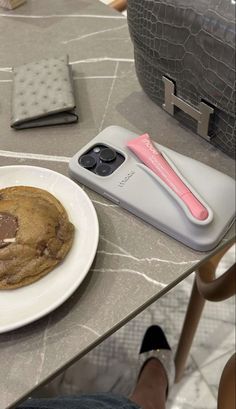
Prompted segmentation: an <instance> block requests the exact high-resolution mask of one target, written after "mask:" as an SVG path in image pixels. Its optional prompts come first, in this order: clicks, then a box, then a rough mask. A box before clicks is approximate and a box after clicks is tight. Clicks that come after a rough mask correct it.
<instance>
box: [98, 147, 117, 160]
mask: <svg viewBox="0 0 236 409" xmlns="http://www.w3.org/2000/svg"><path fill="white" fill-rule="evenodd" d="M115 159H116V152H115V151H114V150H113V149H110V148H105V149H103V150H102V151H101V153H100V160H101V161H102V162H112V161H113V160H115Z"/></svg>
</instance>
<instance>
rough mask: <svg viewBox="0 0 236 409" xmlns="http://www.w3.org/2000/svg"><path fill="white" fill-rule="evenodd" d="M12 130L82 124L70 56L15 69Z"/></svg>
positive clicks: (45, 60)
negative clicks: (78, 113)
mask: <svg viewBox="0 0 236 409" xmlns="http://www.w3.org/2000/svg"><path fill="white" fill-rule="evenodd" d="M13 76H14V78H13V98H12V119H11V126H12V127H13V128H15V129H25V128H34V127H38V126H47V125H59V124H69V123H73V122H77V121H78V115H77V114H76V113H75V98H74V92H73V83H72V75H71V69H70V66H69V64H68V56H63V57H60V58H50V59H44V60H41V61H38V62H33V63H29V64H25V65H21V66H19V67H16V68H13Z"/></svg>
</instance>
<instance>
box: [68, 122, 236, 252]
mask: <svg viewBox="0 0 236 409" xmlns="http://www.w3.org/2000/svg"><path fill="white" fill-rule="evenodd" d="M137 136H138V135H137V134H135V133H133V132H131V131H129V130H127V129H124V128H121V127H119V126H110V127H108V128H106V129H104V130H103V131H102V132H101V133H99V135H97V136H96V137H95V138H94V139H92V140H91V141H90V142H89V143H88V144H87V145H86V146H84V147H83V148H82V149H81V150H80V151H79V152H77V153H76V154H75V155H74V156H73V158H72V159H71V160H70V163H69V173H70V176H71V177H72V178H73V179H75V180H77V181H79V182H81V183H83V184H84V185H86V186H88V187H89V188H91V189H93V190H95V191H96V192H98V193H100V194H101V195H102V196H104V197H106V198H107V199H110V200H111V201H113V202H114V203H116V204H118V205H119V206H121V207H122V208H124V209H126V210H128V211H130V212H131V213H133V214H134V215H136V216H138V217H140V218H142V219H143V220H144V221H146V222H148V223H150V224H151V225H153V226H155V227H156V228H158V229H159V230H161V231H163V232H165V233H167V234H168V235H169V236H171V237H173V238H175V239H176V240H178V241H180V242H182V243H184V244H185V245H187V246H189V247H191V248H193V249H194V250H198V251H208V250H211V249H213V248H214V247H215V246H217V244H218V243H219V242H220V240H221V239H222V238H223V236H224V235H225V234H226V232H227V231H228V229H229V228H230V227H231V225H232V223H233V221H234V217H235V183H234V180H233V179H232V178H231V177H229V176H227V175H225V174H223V173H221V172H219V171H217V170H215V169H213V168H211V167H209V166H207V165H204V164H203V163H201V162H199V161H196V160H194V159H192V158H189V157H187V156H184V155H181V154H180V153H177V152H175V151H173V150H171V149H168V148H166V147H164V146H162V145H159V144H157V143H155V145H156V146H157V147H158V149H159V150H160V151H161V152H162V153H163V155H164V156H165V158H166V159H167V160H168V161H169V163H170V164H172V166H173V167H174V168H175V170H176V171H177V172H178V173H179V175H182V178H183V180H184V182H185V183H186V184H187V185H188V186H189V187H190V188H191V190H192V191H193V193H194V194H195V195H196V196H197V197H198V198H199V199H200V200H201V201H202V202H203V204H205V205H206V206H207V208H208V210H209V217H208V218H207V220H206V221H204V222H197V221H196V220H195V221H194V220H193V219H192V218H191V216H190V215H189V214H188V213H187V212H186V209H184V207H183V205H182V204H181V202H180V201H178V200H177V199H176V198H175V197H174V195H173V194H172V193H171V192H170V190H169V189H168V188H167V187H166V186H165V184H163V183H161V181H160V180H158V177H157V176H156V175H155V174H154V173H153V172H152V171H150V170H149V169H148V168H147V167H146V166H145V165H143V164H142V163H141V162H140V161H139V159H138V158H137V157H136V155H135V154H133V153H132V152H131V151H130V149H129V148H127V146H126V144H127V142H128V141H129V140H131V139H133V138H135V137H137ZM97 144H104V145H106V146H108V147H111V148H112V149H115V150H116V151H118V152H120V153H121V154H123V155H124V157H125V161H124V162H123V164H122V165H121V166H120V167H119V168H118V169H117V170H116V171H115V172H114V173H112V174H111V175H109V176H106V177H103V176H99V175H97V174H95V173H92V172H90V171H89V170H87V169H85V168H83V167H82V166H81V165H80V164H79V162H78V159H79V158H80V156H81V155H83V154H85V153H86V152H87V151H88V150H89V149H90V148H92V147H93V146H95V145H97Z"/></svg>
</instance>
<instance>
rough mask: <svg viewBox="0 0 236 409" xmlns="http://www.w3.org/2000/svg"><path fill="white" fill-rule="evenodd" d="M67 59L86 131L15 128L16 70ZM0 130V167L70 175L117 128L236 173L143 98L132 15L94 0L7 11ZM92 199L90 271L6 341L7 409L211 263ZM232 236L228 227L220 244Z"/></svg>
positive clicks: (0, 347) (33, 3)
mask: <svg viewBox="0 0 236 409" xmlns="http://www.w3.org/2000/svg"><path fill="white" fill-rule="evenodd" d="M64 53H68V54H69V58H70V63H71V65H72V69H73V78H74V84H75V90H76V98H77V106H78V110H79V115H80V122H79V124H76V125H69V126H68V125H67V126H60V127H59V126H56V127H52V128H44V129H39V128H38V129H33V130H25V131H20V132H16V131H14V130H12V129H11V128H10V127H9V123H10V112H11V87H12V82H11V78H12V74H11V67H12V66H14V65H19V64H22V63H25V62H30V61H34V60H39V59H41V58H47V57H50V56H52V55H57V56H59V55H61V54H64ZM0 124H1V126H0V164H1V165H2V166H4V165H13V164H24V165H26V164H28V165H37V166H43V167H47V168H50V169H53V170H56V171H58V172H61V173H63V174H65V175H66V174H67V168H68V160H69V158H70V157H71V156H72V155H73V154H74V153H75V152H76V151H77V150H78V149H79V148H81V147H82V146H83V145H84V144H85V143H87V142H88V141H89V140H90V139H92V138H93V137H94V136H95V135H96V134H97V133H98V131H99V130H101V129H103V128H104V127H106V126H108V125H111V124H116V125H121V126H124V127H126V128H128V129H130V130H132V131H135V132H138V133H143V132H144V131H146V132H149V133H150V135H151V136H152V137H153V139H156V140H157V141H158V142H160V143H161V144H163V145H166V146H168V147H170V148H172V149H176V150H177V151H179V152H182V153H184V154H187V155H190V156H192V157H194V158H196V159H199V160H201V161H202V162H204V163H206V164H210V165H211V166H213V167H215V168H216V169H218V170H221V171H223V172H225V173H227V174H229V175H231V176H232V175H233V174H234V163H233V161H232V159H230V158H228V157H227V156H226V155H224V154H223V153H221V152H220V151H217V150H216V149H214V148H213V147H211V146H210V145H209V144H208V143H207V142H205V141H204V140H202V139H201V138H200V137H198V136H196V135H194V134H192V133H190V132H188V131H186V130H185V129H183V128H182V127H180V126H179V125H178V124H177V123H176V122H175V120H174V119H173V118H171V117H169V116H168V115H167V114H166V113H165V112H163V111H162V110H161V109H160V108H158V107H156V106H155V105H154V104H153V103H152V102H151V101H150V100H149V99H148V98H147V97H146V96H145V94H144V93H143V91H142V90H141V88H140V85H139V84H138V81H137V79H136V76H135V70H134V62H133V53H132V46H131V43H130V40H129V34H128V29H127V23H126V19H125V17H123V16H122V15H120V14H118V13H115V12H113V11H112V10H110V9H109V8H108V7H106V6H104V5H102V4H100V3H99V2H96V1H94V0H86V1H85V0H80V1H77V0H57V1H56V2H55V1H53V0H40V1H38V0H28V2H27V3H26V4H25V5H23V6H21V7H19V8H18V9H16V10H15V11H13V12H7V11H5V10H3V9H1V10H0ZM0 186H1V185H0ZM86 191H87V193H88V194H89V196H90V198H91V199H92V201H93V203H94V206H95V208H96V211H97V214H98V218H99V224H100V241H99V247H98V252H97V255H96V258H95V260H94V263H93V266H92V268H91V270H90V272H89V274H88V275H87V278H86V279H85V281H84V282H83V284H82V285H81V287H80V288H79V289H78V290H77V291H76V292H75V293H74V295H73V296H72V297H71V298H70V299H69V300H68V301H67V302H65V303H64V304H63V305H62V306H61V307H60V308H58V309H57V310H56V311H55V312H53V313H52V314H50V315H49V316H47V317H45V318H43V319H41V320H39V321H37V322H35V323H33V324H30V325H28V326H26V327H24V328H22V329H18V330H16V331H12V332H10V333H7V334H2V335H0V396H1V399H0V409H5V408H9V407H12V406H14V405H16V404H17V403H18V402H19V401H21V400H22V399H24V398H25V397H26V396H27V395H29V394H30V393H31V391H32V390H33V389H35V388H36V387H37V386H39V385H41V384H42V383H44V382H46V381H47V380H49V379H50V378H52V377H53V376H55V374H57V373H59V372H60V371H61V370H62V369H64V368H65V367H66V366H68V365H69V364H70V363H72V362H74V361H75V360H77V359H78V358H80V357H82V356H83V355H84V354H86V352H88V351H89V350H91V349H92V348H93V347H94V346H95V345H97V344H98V343H100V342H101V341H102V340H103V339H105V338H106V337H107V336H108V335H109V334H111V333H112V332H114V331H115V330H116V329H117V328H119V327H120V326H122V325H123V324H124V323H125V322H127V321H128V320H130V319H131V318H132V317H134V316H135V315H136V314H137V313H138V312H140V311H141V310H143V309H144V308H145V307H146V306H147V305H149V304H150V303H152V302H153V301H154V300H156V299H157V298H159V297H161V296H163V295H164V293H165V292H167V291H168V290H169V289H170V288H171V287H173V286H175V285H176V284H177V283H178V282H179V281H181V280H183V279H184V278H185V277H186V276H187V275H188V274H190V273H191V272H192V271H194V269H196V266H197V265H198V264H199V263H200V262H203V261H204V260H205V259H206V258H207V257H209V256H210V254H209V253H207V254H206V253H198V252H195V251H193V250H191V249H189V248H187V247H185V246H183V245H181V244H180V243H178V242H177V241H175V240H173V239H171V238H169V237H168V236H166V235H165V234H163V233H161V232H159V231H158V230H156V229H154V228H152V227H151V226H149V225H147V224H145V223H144V222H142V221H141V220H139V219H137V218H135V217H133V216H132V215H131V214H129V213H127V212H126V211H124V210H122V209H120V208H118V207H117V206H115V205H113V204H111V203H110V202H108V201H106V200H105V199H103V198H101V197H100V196H98V195H97V194H95V193H93V192H91V191H89V190H87V189H86ZM233 235H234V230H233V229H231V231H230V232H229V233H228V234H227V236H226V237H225V239H224V240H223V241H222V243H221V245H223V244H225V243H226V242H227V241H228V240H230V239H231V238H232V237H233Z"/></svg>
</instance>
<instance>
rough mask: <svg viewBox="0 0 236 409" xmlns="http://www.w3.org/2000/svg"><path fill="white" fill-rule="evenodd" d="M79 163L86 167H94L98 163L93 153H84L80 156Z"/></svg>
mask: <svg viewBox="0 0 236 409" xmlns="http://www.w3.org/2000/svg"><path fill="white" fill-rule="evenodd" d="M79 163H80V165H81V166H83V168H85V169H92V168H94V166H95V165H96V163H97V162H96V159H94V158H93V156H91V155H83V156H81V158H79Z"/></svg>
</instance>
